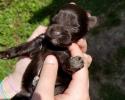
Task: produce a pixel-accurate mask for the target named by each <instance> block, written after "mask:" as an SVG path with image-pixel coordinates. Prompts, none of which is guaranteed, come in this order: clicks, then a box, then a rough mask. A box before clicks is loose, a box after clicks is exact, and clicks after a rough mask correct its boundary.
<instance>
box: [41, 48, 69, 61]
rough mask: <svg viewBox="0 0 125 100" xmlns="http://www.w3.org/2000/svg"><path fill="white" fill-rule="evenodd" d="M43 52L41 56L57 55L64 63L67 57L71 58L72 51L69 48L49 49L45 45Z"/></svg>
mask: <svg viewBox="0 0 125 100" xmlns="http://www.w3.org/2000/svg"><path fill="white" fill-rule="evenodd" d="M41 53H42V55H41V56H43V57H44V58H46V56H48V55H54V56H56V58H57V60H58V61H59V63H64V62H65V61H66V60H67V59H69V58H70V52H69V51H68V50H67V49H66V50H58V49H56V50H55V49H54V50H53V49H48V48H46V47H44V49H43V50H42V52H41Z"/></svg>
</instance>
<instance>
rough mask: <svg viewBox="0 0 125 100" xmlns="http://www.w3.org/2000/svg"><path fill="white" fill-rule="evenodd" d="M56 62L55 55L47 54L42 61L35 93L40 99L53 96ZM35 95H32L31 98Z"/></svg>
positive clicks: (50, 99) (44, 99) (48, 99)
mask: <svg viewBox="0 0 125 100" xmlns="http://www.w3.org/2000/svg"><path fill="white" fill-rule="evenodd" d="M57 70H58V62H57V59H56V57H55V56H53V55H49V56H47V58H46V59H45V61H44V64H43V69H42V72H41V75H40V79H39V82H38V84H37V87H36V90H35V92H34V93H35V94H37V95H39V96H40V98H42V100H52V98H54V87H55V81H56V77H57ZM34 96H35V95H33V98H36V97H34ZM34 100H35V99H34Z"/></svg>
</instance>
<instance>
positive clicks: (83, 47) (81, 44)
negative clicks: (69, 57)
mask: <svg viewBox="0 0 125 100" xmlns="http://www.w3.org/2000/svg"><path fill="white" fill-rule="evenodd" d="M77 44H78V46H79V47H80V49H81V50H82V52H86V51H87V42H86V39H80V40H79V41H78V42H77Z"/></svg>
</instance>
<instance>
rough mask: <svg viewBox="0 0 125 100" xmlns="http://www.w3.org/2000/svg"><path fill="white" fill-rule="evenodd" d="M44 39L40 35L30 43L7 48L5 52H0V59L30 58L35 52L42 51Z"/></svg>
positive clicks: (42, 35)
mask: <svg viewBox="0 0 125 100" xmlns="http://www.w3.org/2000/svg"><path fill="white" fill-rule="evenodd" d="M44 37H45V36H44V34H41V35H39V36H38V37H36V38H35V39H34V40H32V41H30V42H27V43H24V44H21V45H19V46H17V47H12V48H9V49H8V50H6V51H0V59H11V58H14V57H17V56H32V55H33V54H34V53H35V52H38V51H40V50H41V49H42V41H43V39H44Z"/></svg>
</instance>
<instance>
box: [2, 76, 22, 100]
mask: <svg viewBox="0 0 125 100" xmlns="http://www.w3.org/2000/svg"><path fill="white" fill-rule="evenodd" d="M0 90H1V91H0V98H3V99H9V98H12V97H13V96H14V95H15V94H16V93H17V92H19V91H20V86H19V85H18V83H17V82H16V81H15V80H13V77H12V75H9V76H7V77H5V78H4V80H2V82H1V83H0Z"/></svg>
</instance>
